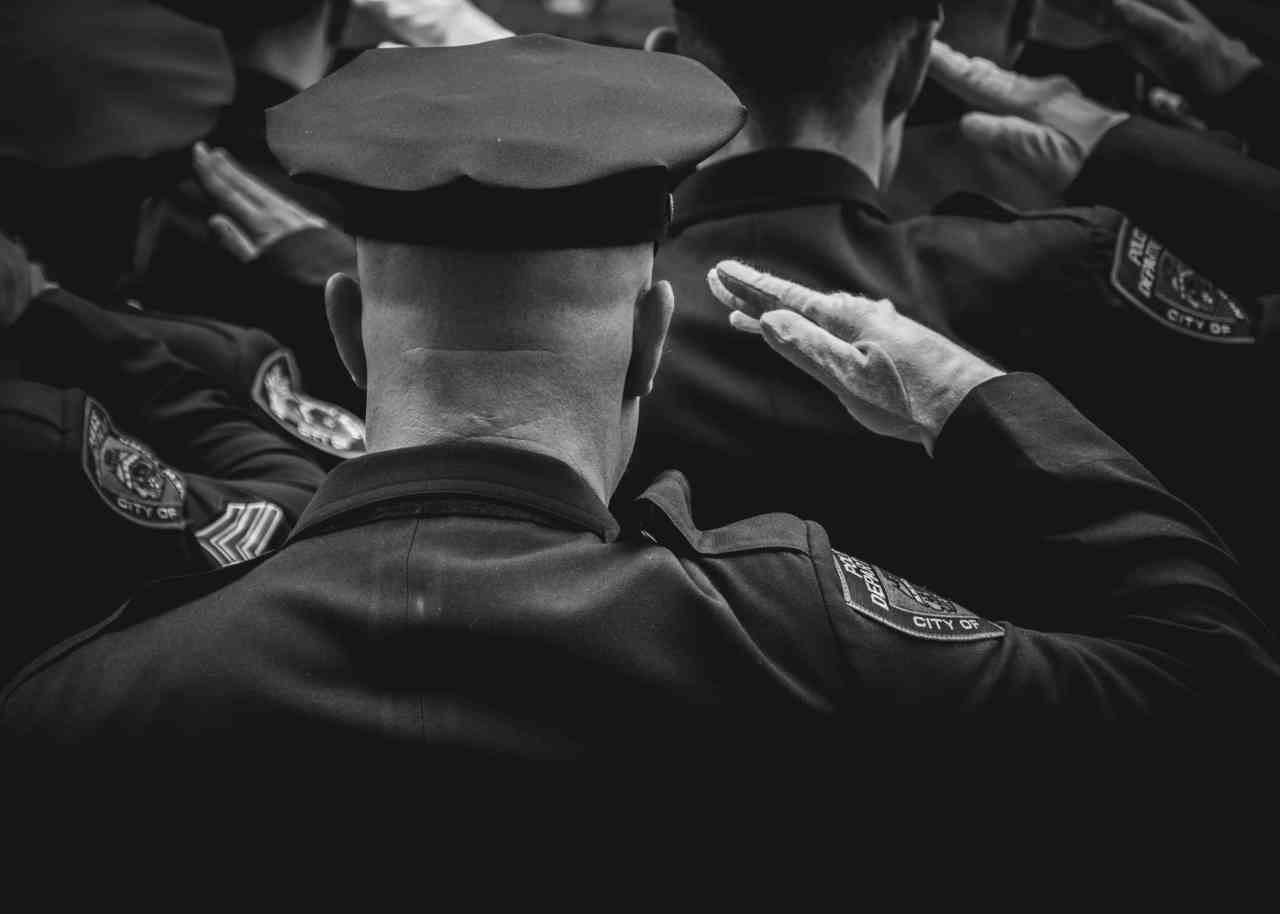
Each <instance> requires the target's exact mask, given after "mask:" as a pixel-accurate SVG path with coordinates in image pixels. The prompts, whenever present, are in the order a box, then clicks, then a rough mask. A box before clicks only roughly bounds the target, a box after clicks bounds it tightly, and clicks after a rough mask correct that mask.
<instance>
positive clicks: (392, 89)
mask: <svg viewBox="0 0 1280 914" xmlns="http://www.w3.org/2000/svg"><path fill="white" fill-rule="evenodd" d="M744 117H745V115H744V112H743V109H742V106H741V104H740V103H739V101H738V99H737V98H736V97H735V96H734V95H733V93H732V92H731V91H729V89H728V88H727V87H726V86H725V85H724V84H723V83H722V82H721V81H720V80H718V79H716V78H715V77H714V76H713V75H712V74H711V73H709V72H707V70H706V69H705V68H704V67H701V66H699V65H698V64H697V63H694V62H693V61H690V60H685V59H682V58H678V57H673V56H671V55H661V54H646V53H643V52H640V51H627V50H620V49H612V48H603V47H596V46H591V45H585V44H579V43H577V42H572V41H566V40H564V39H557V38H551V37H549V36H545V35H534V36H523V37H519V38H509V39H504V40H501V41H493V42H486V43H483V44H478V45H469V46H465V47H456V48H426V49H417V48H413V49H397V50H375V51H369V52H366V53H365V54H363V55H361V56H360V57H359V58H357V59H356V60H355V61H353V62H352V63H350V64H348V65H347V66H345V67H343V68H341V69H340V70H338V71H337V72H335V73H334V74H333V75H331V76H329V77H328V78H326V79H325V80H323V81H321V82H320V83H319V84H317V85H316V86H314V87H312V88H311V89H309V90H307V91H305V92H303V93H302V94H301V95H299V96H297V97H296V98H294V99H292V100H291V101H289V102H286V103H285V104H283V105H281V106H279V107H277V108H273V109H272V110H271V111H269V112H268V139H269V142H270V144H271V147H272V149H273V151H274V152H275V154H276V155H277V157H278V158H279V159H280V160H281V161H282V162H283V163H284V164H285V166H286V167H287V168H288V169H289V171H290V173H291V174H292V175H293V176H294V178H295V179H296V180H301V181H304V182H313V183H316V184H318V185H320V186H322V187H324V188H325V189H327V190H328V191H329V192H330V193H331V194H332V195H333V196H334V198H335V199H337V200H338V201H339V203H340V204H341V205H342V208H343V211H344V220H345V223H344V224H345V227H346V228H347V230H348V231H350V232H351V233H352V234H353V235H355V236H356V237H357V238H358V240H359V245H358V252H359V269H360V281H359V283H358V284H356V283H355V281H354V280H351V279H340V280H335V281H334V282H333V283H331V285H330V293H329V298H330V303H329V310H330V319H331V322H332V323H333V324H334V331H335V337H336V339H337V341H338V344H339V348H340V349H342V351H343V355H344V359H345V360H346V361H347V364H348V366H349V367H350V366H354V367H353V375H355V376H357V382H360V381H362V380H367V386H368V390H369V397H368V402H369V417H368V418H369V423H368V424H369V436H370V444H371V449H375V450H376V449H382V448H386V447H403V446H409V444H411V443H412V442H414V441H417V442H420V443H424V442H428V441H435V440H441V439H444V438H448V437H459V436H461V437H473V438H474V437H498V438H502V439H504V440H508V439H515V438H519V437H524V438H525V439H526V440H533V439H534V438H537V440H539V441H542V442H544V443H545V442H552V443H553V445H554V446H553V447H552V448H551V449H552V450H556V451H557V452H561V451H565V450H573V449H574V448H573V447H571V446H570V444H567V442H573V441H574V440H575V439H576V441H577V444H578V445H579V446H578V447H577V448H576V450H577V451H578V452H580V453H581V452H586V451H592V450H594V452H596V453H597V454H601V453H604V452H606V451H608V452H610V454H612V457H610V458H609V460H608V461H606V462H610V463H616V462H617V460H616V459H615V458H617V457H619V456H621V455H624V454H626V453H629V449H630V444H629V442H628V440H627V439H628V436H629V435H630V434H633V431H632V432H629V431H628V428H629V427H631V426H633V425H634V418H633V416H632V413H634V401H635V400H636V399H638V398H639V397H640V396H642V395H643V394H644V393H645V392H646V389H647V384H648V383H650V381H651V378H652V374H653V372H654V371H656V364H657V357H658V353H659V352H660V349H661V342H662V337H663V335H664V334H665V318H664V317H663V309H664V307H665V309H666V310H665V314H666V315H667V317H669V314H670V302H669V296H670V293H669V291H668V292H666V293H662V292H659V291H656V288H655V286H654V284H653V279H652V269H653V249H654V245H655V243H656V242H657V241H658V240H659V239H660V238H661V237H662V236H663V235H664V234H665V231H666V228H667V225H668V223H669V220H670V217H671V202H670V200H671V198H670V191H671V189H672V188H673V187H674V185H675V183H676V182H677V181H678V180H679V179H680V178H681V177H683V176H684V175H685V174H687V173H688V172H689V171H691V170H692V169H693V168H694V166H695V165H696V164H697V163H698V162H699V161H700V160H702V159H703V158H705V157H706V156H707V155H709V154H711V153H712V152H714V151H715V150H716V149H718V148H719V147H720V146H722V145H724V144H725V143H726V142H728V141H729V139H730V138H731V137H732V136H733V135H734V134H735V133H736V132H737V131H738V130H739V129H740V127H741V126H742V122H743V119H744ZM343 290H345V291H343ZM361 376H363V377H361ZM532 426H536V429H537V434H536V435H534V434H532V433H530V432H529V428H530V427H532ZM516 430H519V434H517V433H516ZM605 439H608V440H605ZM571 456H572V455H571ZM596 462H597V463H600V461H596ZM623 462H625V460H624V461H623ZM570 463H571V464H573V465H582V464H589V463H591V460H589V459H585V458H584V459H583V460H581V461H575V460H570ZM617 473H620V468H618V467H611V468H608V469H607V471H606V472H605V473H603V474H596V476H597V478H598V479H603V482H601V483H600V488H601V489H602V490H603V489H606V488H607V487H608V483H609V482H610V479H609V477H610V476H612V475H616V474H617ZM584 475H585V474H584ZM612 481H613V482H616V480H612Z"/></svg>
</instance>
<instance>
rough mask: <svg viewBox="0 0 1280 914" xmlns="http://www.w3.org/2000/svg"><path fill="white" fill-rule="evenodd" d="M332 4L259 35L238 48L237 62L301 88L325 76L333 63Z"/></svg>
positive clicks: (307, 86)
mask: <svg viewBox="0 0 1280 914" xmlns="http://www.w3.org/2000/svg"><path fill="white" fill-rule="evenodd" d="M328 20H329V12H328V6H327V5H326V6H322V7H321V8H320V11H319V13H318V14H317V15H316V16H315V17H313V18H310V19H306V20H302V21H300V22H292V23H289V24H287V25H283V26H279V27H278V28H274V29H270V30H268V31H266V32H263V33H262V34H260V35H258V36H257V37H255V38H254V40H253V41H251V42H250V43H249V44H247V45H245V46H244V47H241V48H238V49H237V51H236V55H235V56H236V62H237V63H239V64H240V65H241V66H247V67H250V68H252V69H255V70H258V71H260V72H263V73H267V74H269V75H271V76H274V77H275V78H276V79H279V80H281V81H282V82H286V83H288V84H289V85H291V86H293V87H294V88H295V89H297V90H298V91H299V92H301V91H302V90H303V89H309V88H310V87H311V86H314V85H315V84H316V83H318V82H319V81H320V80H322V79H324V77H325V74H327V73H328V72H329V67H330V66H331V65H332V63H333V49H332V48H331V47H330V46H329V42H328V40H327V36H326V31H327V28H328Z"/></svg>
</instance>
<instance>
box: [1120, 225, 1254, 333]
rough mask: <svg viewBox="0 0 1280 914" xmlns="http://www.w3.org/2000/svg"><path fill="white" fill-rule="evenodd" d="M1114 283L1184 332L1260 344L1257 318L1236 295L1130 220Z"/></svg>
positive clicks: (1123, 233) (1122, 235)
mask: <svg viewBox="0 0 1280 914" xmlns="http://www.w3.org/2000/svg"><path fill="white" fill-rule="evenodd" d="M1111 284H1112V286H1114V287H1115V289H1116V291H1118V292H1119V293H1120V294H1121V295H1123V296H1124V297H1125V298H1127V299H1128V300H1129V301H1130V302H1132V303H1133V304H1134V305H1135V306H1136V307H1137V308H1138V310H1139V311H1141V312H1142V313H1143V314H1146V315H1147V316H1148V317H1151V318H1154V319H1155V320H1157V321H1159V322H1160V323H1162V324H1164V325H1165V326H1167V327H1169V328H1171V329H1173V330H1176V331H1177V332H1179V333H1183V334H1186V335H1187V336H1194V337H1196V338H1197V339H1202V340H1210V341H1212V342H1215V343H1253V342H1256V336H1257V334H1256V332H1255V330H1254V326H1253V321H1252V319H1250V317H1249V315H1248V313H1246V312H1245V310H1244V309H1243V308H1242V307H1240V303H1239V302H1238V301H1236V299H1235V298H1233V297H1232V296H1231V295H1229V294H1228V293H1226V292H1224V291H1223V290H1222V289H1220V288H1218V287H1217V286H1216V285H1214V284H1213V283H1212V282H1210V281H1209V280H1208V279H1207V278H1206V277H1205V276H1203V275H1201V274H1200V273H1197V272H1196V271H1195V270H1193V269H1191V267H1189V266H1187V265H1186V264H1185V263H1183V262H1182V261H1181V260H1179V259H1178V258H1177V257H1176V256H1174V255H1173V254H1172V253H1170V252H1169V251H1168V249H1166V248H1165V246H1164V245H1162V244H1161V243H1160V242H1159V241H1156V240H1155V239H1154V238H1152V237H1151V236H1150V235H1148V234H1147V233H1146V232H1144V231H1143V230H1142V229H1140V228H1138V227H1137V226H1136V225H1134V224H1133V223H1131V222H1129V221H1127V220H1126V221H1125V223H1124V225H1123V226H1122V227H1121V229H1120V238H1119V240H1118V241H1117V242H1116V253H1115V262H1114V263H1113V264H1112V267H1111Z"/></svg>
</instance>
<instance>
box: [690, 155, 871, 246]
mask: <svg viewBox="0 0 1280 914" xmlns="http://www.w3.org/2000/svg"><path fill="white" fill-rule="evenodd" d="M818 203H857V204H860V205H862V206H866V207H869V208H870V209H872V210H874V211H875V212H877V213H879V214H880V215H881V216H882V217H884V211H883V209H882V208H881V206H880V192H879V191H878V190H876V186H875V184H873V183H872V182H871V179H870V178H869V177H867V175H866V173H865V172H864V171H863V170H862V169H861V168H859V167H858V166H856V165H854V164H853V163H852V162H850V161H848V160H847V159H843V158H841V157H840V156H838V155H835V154H834V153H830V152H823V151H822V150H819V149H766V150H762V151H760V152H750V153H747V154H746V155H740V156H734V157H733V158H731V159H725V160H723V161H720V162H716V163H715V164H713V165H707V166H705V167H703V168H700V169H698V171H696V172H694V173H693V175H692V176H690V177H689V178H688V179H686V180H685V181H684V183H682V184H681V185H680V186H679V187H678V188H676V194H675V210H676V211H675V219H674V220H673V221H672V224H671V234H672V235H678V234H679V233H680V232H682V231H684V230H685V229H686V228H688V227H689V226H691V225H696V224H697V223H699V222H707V221H710V220H712V219H725V218H728V217H730V216H737V215H741V214H743V213H750V212H756V211H758V210H768V209H788V208H791V207H795V206H806V205H810V204H818ZM884 218H887V217H884Z"/></svg>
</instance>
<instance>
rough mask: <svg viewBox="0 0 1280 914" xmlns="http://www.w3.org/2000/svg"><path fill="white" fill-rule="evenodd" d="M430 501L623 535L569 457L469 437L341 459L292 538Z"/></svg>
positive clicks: (605, 535) (610, 536)
mask: <svg viewBox="0 0 1280 914" xmlns="http://www.w3.org/2000/svg"><path fill="white" fill-rule="evenodd" d="M424 502H429V503H433V504H435V505H436V506H437V509H438V513H443V514H450V513H458V514H462V513H467V512H466V510H465V508H462V507H460V506H461V505H474V504H485V505H488V506H490V507H492V508H494V509H495V510H497V511H499V515H498V516H507V517H509V516H513V514H514V516H528V517H529V519H532V520H536V521H540V522H544V523H547V524H549V525H551V526H558V527H569V528H573V529H580V530H589V531H591V532H592V533H595V534H596V535H597V536H599V537H600V538H601V539H603V540H605V541H606V542H611V541H612V540H614V539H616V538H617V535H618V522H617V520H615V519H614V517H613V515H612V514H610V513H609V509H608V508H607V507H605V505H604V504H603V503H602V502H601V501H600V499H599V498H598V497H597V496H596V494H595V492H593V491H592V490H591V488H590V486H588V485H587V483H586V481H585V480H584V479H583V478H582V477H581V476H579V475H578V473H577V472H576V471H575V470H573V469H572V468H570V467H569V465H568V464H565V463H562V462H560V461H559V460H556V459H555V458H553V457H547V456H544V455H542V454H535V453H533V452H531V451H525V450H521V449H518V448H512V447H502V446H500V445H492V444H477V443H467V442H462V443H453V444H440V445H430V446H427V447H412V448H398V449H396V450H390V451H379V452H377V453H373V454H367V455H365V456H363V457H357V458H355V459H353V460H348V461H346V462H344V463H341V464H339V465H338V466H337V467H336V468H334V469H333V470H332V471H331V472H330V473H329V475H328V476H327V477H325V480H324V482H323V483H322V484H321V486H320V490H319V491H318V492H316V494H315V497H314V498H312V500H311V503H310V504H308V505H307V509H306V510H305V511H304V512H303V514H302V518H301V519H300V520H299V522H298V525H297V527H296V528H295V529H294V531H293V535H292V536H291V537H290V540H296V539H299V538H301V537H304V536H311V535H315V534H317V533H319V532H322V531H327V530H331V529H337V528H342V527H348V526H354V525H356V524H359V523H367V522H368V521H369V520H370V519H373V518H376V517H381V516H387V513H389V512H393V511H394V508H395V506H400V507H407V508H408V509H410V510H409V511H408V512H407V513H410V514H412V513H421V512H415V511H414V510H412V509H414V508H415V507H416V506H421V505H422V504H423V503H424ZM393 503H394V505H393ZM441 505H444V506H445V507H443V508H440V506H441Z"/></svg>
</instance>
